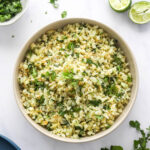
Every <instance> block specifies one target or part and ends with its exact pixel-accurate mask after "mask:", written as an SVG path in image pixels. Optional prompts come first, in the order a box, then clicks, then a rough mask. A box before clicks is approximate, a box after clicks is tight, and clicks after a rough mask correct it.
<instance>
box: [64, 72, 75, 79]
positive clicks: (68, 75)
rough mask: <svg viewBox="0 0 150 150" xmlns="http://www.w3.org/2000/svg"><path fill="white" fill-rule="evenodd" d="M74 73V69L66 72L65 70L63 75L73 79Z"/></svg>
mask: <svg viewBox="0 0 150 150" xmlns="http://www.w3.org/2000/svg"><path fill="white" fill-rule="evenodd" d="M73 75H74V73H73V71H65V72H63V77H64V78H65V79H73Z"/></svg>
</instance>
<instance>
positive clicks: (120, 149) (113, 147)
mask: <svg viewBox="0 0 150 150" xmlns="http://www.w3.org/2000/svg"><path fill="white" fill-rule="evenodd" d="M110 150H123V148H122V147H121V146H111V148H110Z"/></svg>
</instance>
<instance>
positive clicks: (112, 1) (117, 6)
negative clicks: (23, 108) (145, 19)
mask: <svg viewBox="0 0 150 150" xmlns="http://www.w3.org/2000/svg"><path fill="white" fill-rule="evenodd" d="M131 4H132V0H122V1H120V0H109V5H110V7H111V8H112V9H113V10H114V11H116V12H125V11H127V10H128V9H130V7H131Z"/></svg>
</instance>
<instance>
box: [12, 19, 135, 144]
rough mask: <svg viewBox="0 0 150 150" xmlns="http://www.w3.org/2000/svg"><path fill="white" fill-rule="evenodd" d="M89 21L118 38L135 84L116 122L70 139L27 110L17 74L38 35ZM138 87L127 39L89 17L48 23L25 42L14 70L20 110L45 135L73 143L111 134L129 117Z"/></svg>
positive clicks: (15, 90)
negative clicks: (42, 122) (88, 134)
mask: <svg viewBox="0 0 150 150" xmlns="http://www.w3.org/2000/svg"><path fill="white" fill-rule="evenodd" d="M81 22H84V23H89V24H92V25H98V26H99V27H100V28H103V29H104V30H105V31H106V32H108V33H109V34H110V36H112V37H113V38H115V39H116V40H118V43H119V46H120V47H121V49H122V50H123V51H124V54H125V56H126V58H127V61H128V62H129V66H130V70H131V74H132V77H133V86H132V91H131V99H130V101H129V103H128V105H127V106H126V107H125V109H124V110H123V112H122V114H121V115H120V116H119V117H118V118H117V119H116V121H115V123H114V124H113V125H112V126H111V127H110V128H109V129H107V130H105V131H102V132H99V133H97V134H96V135H94V136H89V137H84V138H81V139H70V138H63V137H59V136H57V135H54V134H52V133H51V132H49V131H47V130H46V129H44V128H43V127H41V126H40V125H38V124H36V123H35V122H34V121H33V120H32V119H31V118H30V117H29V116H28V115H27V114H26V112H25V109H24V107H23V105H22V103H21V101H20V93H19V85H18V82H17V75H18V66H19V64H20V62H21V61H22V60H23V59H24V56H25V54H26V51H27V49H28V47H29V45H30V44H31V43H32V42H33V41H35V40H36V39H37V38H38V37H40V36H41V35H42V34H43V33H45V32H46V31H48V30H50V29H58V28H62V27H63V26H64V25H66V24H71V23H81ZM137 89H138V72H137V66H136V63H135V59H134V57H133V55H132V53H131V51H130V49H129V47H128V45H127V44H126V43H125V41H124V40H123V39H122V38H121V37H120V36H119V35H118V34H117V33H116V32H115V31H113V30H112V29H110V28H109V27H108V26H106V25H104V24H102V23H99V22H97V21H93V20H89V19H82V18H71V19H65V20H60V21H57V22H54V23H52V24H49V25H47V26H46V27H44V28H42V29H41V30H40V31H38V32H37V33H36V34H35V35H33V36H32V37H31V38H30V40H28V42H27V43H26V44H25V46H24V47H23V49H22V51H21V53H20V55H19V57H18V60H17V62H16V66H15V70H14V92H15V96H16V100H17V104H18V105H19V108H20V110H21V111H22V113H23V115H24V116H25V118H26V119H27V120H28V121H29V122H30V123H31V124H32V125H33V126H34V127H35V128H36V129H38V130H39V131H40V132H42V133H44V134H45V135H47V136H49V137H52V138H54V139H57V140H60V141H64V142H72V143H79V142H87V141H92V140H95V139H98V138H101V137H103V136H105V135H107V134H109V133H110V132H112V131H113V130H114V129H116V128H117V127H118V126H119V125H120V124H121V123H122V122H123V120H124V119H125V118H126V117H127V115H128V113H129V111H130V110H131V108H132V106H133V104H134V101H135V98H136V94H137Z"/></svg>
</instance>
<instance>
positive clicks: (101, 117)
mask: <svg viewBox="0 0 150 150" xmlns="http://www.w3.org/2000/svg"><path fill="white" fill-rule="evenodd" d="M95 116H96V118H97V119H98V120H102V119H103V118H104V117H103V116H102V115H95Z"/></svg>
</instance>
